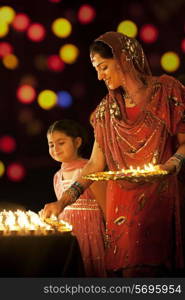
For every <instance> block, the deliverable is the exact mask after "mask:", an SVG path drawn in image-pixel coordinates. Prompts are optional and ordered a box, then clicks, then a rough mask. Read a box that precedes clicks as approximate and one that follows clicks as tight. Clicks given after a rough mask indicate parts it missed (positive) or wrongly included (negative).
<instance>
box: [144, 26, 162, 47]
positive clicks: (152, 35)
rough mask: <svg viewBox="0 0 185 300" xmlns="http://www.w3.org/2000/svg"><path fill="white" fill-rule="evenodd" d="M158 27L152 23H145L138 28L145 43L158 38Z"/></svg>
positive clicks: (152, 41)
mask: <svg viewBox="0 0 185 300" xmlns="http://www.w3.org/2000/svg"><path fill="white" fill-rule="evenodd" d="M158 35H159V32H158V29H157V28H156V27H155V26H154V25H152V24H145V25H143V26H142V27H141V29H140V38H141V39H142V40H143V41H144V42H145V43H154V42H155V41H156V40H157V38H158Z"/></svg>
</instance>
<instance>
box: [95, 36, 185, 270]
mask: <svg viewBox="0 0 185 300" xmlns="http://www.w3.org/2000/svg"><path fill="white" fill-rule="evenodd" d="M98 40H100V41H103V42H105V43H107V44H108V45H109V46H111V48H112V49H113V52H114V57H115V58H116V59H117V60H118V61H119V52H120V49H119V46H120V47H123V41H122V44H121V43H120V44H119V42H120V34H118V33H114V34H113V33H109V34H108V33H107V34H105V36H102V37H100V38H99V39H98ZM115 45H116V47H117V48H115V47H114V46H115ZM116 51H117V52H116ZM133 56H134V55H133ZM128 61H129V60H127V62H128ZM130 61H131V58H130ZM128 63H129V62H128ZM132 63H133V62H132ZM120 64H121V62H120ZM146 66H147V64H146ZM132 67H133V66H131V67H130V72H132V71H131V68H132ZM145 72H146V68H143V73H142V74H141V73H140V74H141V75H142V76H144V74H145ZM147 74H149V72H146V75H147ZM150 85H151V86H150V88H151V94H150V95H151V96H150V98H149V99H144V100H143V103H141V106H140V108H139V109H138V110H137V113H135V114H134V116H133V115H130V113H129V112H128V111H127V110H126V108H125V103H124V98H123V97H122V95H121V92H120V90H119V89H118V90H114V91H109V93H108V95H107V96H106V97H105V98H104V99H103V100H102V101H101V103H100V104H99V106H98V107H97V109H96V111H95V114H94V120H93V126H94V131H95V138H96V141H97V142H98V144H99V145H100V147H101V149H102V151H103V153H105V157H106V161H107V165H108V168H109V170H120V169H122V168H124V169H125V168H128V167H129V166H131V165H132V166H133V167H137V166H140V167H142V166H144V164H148V163H154V164H162V163H165V162H166V161H167V160H168V158H169V157H170V156H172V155H173V153H174V152H175V149H174V136H175V135H176V134H177V133H178V132H184V133H185V123H183V114H184V110H185V88H184V86H182V85H181V84H180V83H179V82H178V81H177V80H175V79H174V78H173V77H170V76H167V75H163V76H161V77H158V78H154V77H150ZM106 217H107V239H108V246H107V250H106V264H107V269H109V270H119V269H127V268H132V267H142V266H149V267H157V266H164V267H165V268H167V269H173V268H181V267H182V266H183V257H182V243H181V229H180V217H179V193H178V186H177V178H176V175H173V176H169V177H168V178H167V179H165V180H162V181H160V182H155V183H147V184H140V185H139V184H131V183H126V182H125V181H120V182H117V181H116V182H114V181H109V183H108V191H107V202H106Z"/></svg>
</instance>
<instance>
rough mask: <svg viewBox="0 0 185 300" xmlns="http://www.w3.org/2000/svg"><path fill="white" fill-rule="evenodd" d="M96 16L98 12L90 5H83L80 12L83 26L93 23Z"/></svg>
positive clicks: (79, 17)
mask: <svg viewBox="0 0 185 300" xmlns="http://www.w3.org/2000/svg"><path fill="white" fill-rule="evenodd" d="M95 16H96V11H95V9H94V8H93V7H92V6H91V5H89V4H84V5H82V6H81V7H80V8H79V10H78V20H79V22H80V23H82V24H88V23H90V22H92V21H93V19H94V18H95Z"/></svg>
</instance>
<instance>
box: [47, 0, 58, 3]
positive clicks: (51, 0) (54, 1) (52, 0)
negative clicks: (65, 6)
mask: <svg viewBox="0 0 185 300" xmlns="http://www.w3.org/2000/svg"><path fill="white" fill-rule="evenodd" d="M49 2H53V3H59V2H61V0H49Z"/></svg>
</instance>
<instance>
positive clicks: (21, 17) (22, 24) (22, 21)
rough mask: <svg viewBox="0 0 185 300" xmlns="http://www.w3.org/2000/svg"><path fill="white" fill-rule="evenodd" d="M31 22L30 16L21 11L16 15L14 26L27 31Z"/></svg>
mask: <svg viewBox="0 0 185 300" xmlns="http://www.w3.org/2000/svg"><path fill="white" fill-rule="evenodd" d="M29 24H30V18H29V17H28V16H27V15H26V14H23V13H19V14H17V15H16V16H15V18H14V20H13V22H12V26H13V28H14V29H15V30H17V31H25V30H26V29H27V28H28V26H29Z"/></svg>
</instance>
